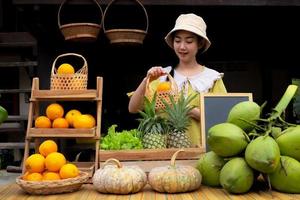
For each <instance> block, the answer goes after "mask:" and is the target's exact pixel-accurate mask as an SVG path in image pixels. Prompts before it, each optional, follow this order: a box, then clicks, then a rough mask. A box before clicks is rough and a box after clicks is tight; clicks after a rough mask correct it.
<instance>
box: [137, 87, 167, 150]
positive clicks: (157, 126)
mask: <svg viewBox="0 0 300 200" xmlns="http://www.w3.org/2000/svg"><path fill="white" fill-rule="evenodd" d="M155 101H156V93H155V94H154V97H153V99H152V101H149V99H147V97H145V107H144V112H143V111H140V114H141V115H142V118H141V119H139V121H140V124H139V127H138V130H139V131H141V132H142V134H143V138H142V142H143V146H144V148H145V149H161V148H166V147H167V135H166V134H167V132H168V131H167V129H168V127H167V124H166V120H165V119H164V118H163V117H161V116H159V115H158V114H157V113H156V112H155Z"/></svg>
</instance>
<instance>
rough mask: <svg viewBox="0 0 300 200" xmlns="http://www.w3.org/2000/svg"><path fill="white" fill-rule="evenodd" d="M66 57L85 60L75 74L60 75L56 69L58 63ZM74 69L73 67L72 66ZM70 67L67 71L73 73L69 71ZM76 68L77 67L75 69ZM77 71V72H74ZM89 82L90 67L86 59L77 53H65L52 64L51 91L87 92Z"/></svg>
mask: <svg viewBox="0 0 300 200" xmlns="http://www.w3.org/2000/svg"><path fill="white" fill-rule="evenodd" d="M66 56H76V57H79V58H81V59H82V60H83V65H82V67H81V68H80V69H79V70H77V71H76V72H75V73H59V71H58V69H57V68H56V62H57V60H58V59H61V58H62V57H66ZM72 67H73V66H72ZM67 68H70V67H65V71H68V72H69V71H71V70H70V69H67ZM74 68H75V67H74ZM74 71H75V70H74ZM87 81H88V65H87V61H86V59H85V58H84V57H83V56H82V55H80V54H76V53H65V54H62V55H59V56H58V57H57V58H56V59H55V60H54V62H53V64H52V69H51V80H50V89H51V90H86V89H87Z"/></svg>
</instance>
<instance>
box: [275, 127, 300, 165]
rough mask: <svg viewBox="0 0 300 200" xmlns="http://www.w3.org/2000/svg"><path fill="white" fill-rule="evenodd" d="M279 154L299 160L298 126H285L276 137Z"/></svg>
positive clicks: (299, 134)
mask: <svg viewBox="0 0 300 200" xmlns="http://www.w3.org/2000/svg"><path fill="white" fill-rule="evenodd" d="M276 142H277V144H278V146H279V149H280V153H281V155H284V156H290V157H292V158H295V159H296V160H298V161H300V126H296V127H290V128H287V129H286V130H284V131H283V132H282V134H281V135H280V136H279V137H278V138H277V139H276Z"/></svg>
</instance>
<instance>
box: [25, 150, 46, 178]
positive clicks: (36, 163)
mask: <svg viewBox="0 0 300 200" xmlns="http://www.w3.org/2000/svg"><path fill="white" fill-rule="evenodd" d="M25 168H26V170H27V171H28V172H30V173H32V172H39V173H41V172H43V171H44V169H45V157H44V156H42V155H41V154H38V153H36V154H32V155H31V156H29V157H28V158H27V159H26V160H25Z"/></svg>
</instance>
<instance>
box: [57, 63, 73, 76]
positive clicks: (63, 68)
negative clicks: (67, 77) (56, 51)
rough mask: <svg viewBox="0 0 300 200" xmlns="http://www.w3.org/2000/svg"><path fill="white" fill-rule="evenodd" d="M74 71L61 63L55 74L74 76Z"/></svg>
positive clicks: (71, 67)
mask: <svg viewBox="0 0 300 200" xmlns="http://www.w3.org/2000/svg"><path fill="white" fill-rule="evenodd" d="M74 73H75V69H74V67H73V66H72V65H70V64H68V63H63V64H61V65H60V66H59V67H58V68H57V74H74Z"/></svg>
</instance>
